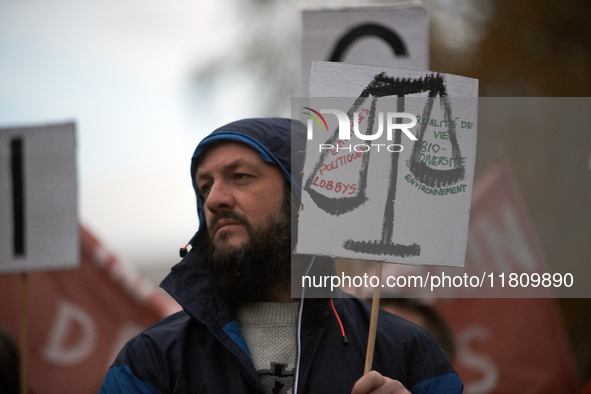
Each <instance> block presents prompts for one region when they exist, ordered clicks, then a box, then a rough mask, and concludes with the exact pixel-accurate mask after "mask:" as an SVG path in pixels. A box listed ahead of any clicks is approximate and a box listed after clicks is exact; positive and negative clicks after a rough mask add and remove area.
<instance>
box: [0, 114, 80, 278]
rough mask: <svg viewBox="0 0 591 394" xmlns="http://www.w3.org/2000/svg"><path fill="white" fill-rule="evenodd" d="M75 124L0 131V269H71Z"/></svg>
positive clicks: (75, 244) (74, 256)
mask: <svg viewBox="0 0 591 394" xmlns="http://www.w3.org/2000/svg"><path fill="white" fill-rule="evenodd" d="M75 134H76V128H75V125H74V123H64V124H56V125H48V126H41V127H22V128H11V129H2V130H0V201H1V202H2V203H1V204H0V226H1V229H0V273H6V272H26V271H30V270H46V269H62V268H73V267H76V266H77V265H78V258H79V236H78V232H79V230H78V213H77V186H76V185H77V183H76V141H75Z"/></svg>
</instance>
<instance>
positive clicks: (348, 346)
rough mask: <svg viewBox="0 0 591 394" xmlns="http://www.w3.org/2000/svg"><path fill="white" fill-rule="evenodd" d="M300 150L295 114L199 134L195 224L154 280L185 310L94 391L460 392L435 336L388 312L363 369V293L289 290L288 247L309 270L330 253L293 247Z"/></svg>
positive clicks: (141, 339)
mask: <svg viewBox="0 0 591 394" xmlns="http://www.w3.org/2000/svg"><path fill="white" fill-rule="evenodd" d="M304 149H305V130H304V127H303V125H302V124H300V123H299V122H292V121H291V120H289V119H280V118H264V119H244V120H239V121H236V122H233V123H230V124H228V125H225V126H223V127H220V128H219V129H217V130H215V131H213V132H212V133H211V134H210V135H209V136H207V137H206V138H204V139H203V140H202V141H201V142H200V143H199V145H198V146H197V148H196V150H195V153H194V154H193V158H192V161H191V177H192V180H193V187H194V188H195V192H196V196H197V211H198V215H199V222H200V226H199V230H198V231H197V233H196V234H195V236H194V237H193V239H192V240H191V242H190V244H191V245H192V248H191V250H190V251H189V252H188V254H186V256H185V257H184V259H183V260H182V261H181V262H180V263H179V264H177V265H176V266H175V267H173V269H172V271H171V273H170V274H169V275H168V276H167V277H166V278H165V279H164V281H163V282H162V284H161V286H162V287H163V288H164V289H165V290H166V291H167V292H168V293H169V294H170V295H171V296H172V297H174V298H175V299H176V300H177V301H178V302H179V304H180V305H181V306H182V307H183V310H182V311H181V312H178V313H176V314H174V315H172V316H169V317H168V318H165V319H164V320H162V321H161V322H159V323H157V324H156V325H154V326H153V327H151V328H149V329H147V330H146V331H144V332H143V333H142V334H140V335H138V336H137V337H135V338H134V339H132V340H131V341H129V342H128V343H127V344H126V345H125V347H124V348H123V349H122V350H121V352H120V354H119V355H118V357H117V359H116V360H115V362H114V363H113V365H112V366H111V368H110V369H109V372H108V373H107V376H106V377H105V380H104V382H103V386H102V387H101V392H102V393H130V392H141V393H197V392H205V393H247V392H248V393H251V392H252V393H351V392H352V393H356V394H360V393H370V392H372V393H378V392H379V393H408V392H409V391H408V390H410V392H412V393H461V392H462V383H461V381H460V379H459V377H458V375H457V374H456V373H455V372H454V370H453V368H452V366H451V364H450V362H449V361H448V359H447V357H446V356H445V353H444V352H443V351H442V350H441V349H440V348H439V346H438V345H437V343H436V342H435V341H434V340H433V338H432V337H431V336H430V335H429V334H427V333H426V332H425V331H424V330H422V329H421V328H419V327H418V326H415V325H414V324H412V323H409V322H407V321H406V320H403V319H402V318H399V317H397V316H394V315H391V314H387V313H385V312H384V313H382V314H381V315H380V317H379V325H378V332H377V343H376V350H375V355H374V362H373V367H374V369H375V370H374V371H371V372H369V373H367V374H365V375H363V369H364V362H365V351H366V345H367V338H368V332H369V316H370V306H369V304H368V303H367V302H365V301H361V300H358V299H356V298H354V297H342V296H343V293H342V292H340V291H337V292H336V294H330V295H329V296H330V297H320V298H307V297H303V296H302V294H303V293H302V292H301V291H299V290H300V289H294V292H292V289H291V281H290V278H291V275H292V274H291V263H292V259H293V257H294V256H296V260H298V264H295V265H296V266H297V267H304V268H305V269H306V270H307V272H309V270H311V269H312V270H316V271H318V269H320V270H324V269H327V268H328V269H329V270H331V269H332V266H333V264H334V262H333V261H332V260H330V259H328V261H326V260H327V259H320V258H319V259H318V261H317V262H315V260H316V258H314V257H312V256H297V255H293V254H292V251H293V250H294V245H295V237H292V236H291V235H292V224H293V223H295V220H293V218H294V214H295V212H297V209H293V207H296V208H297V206H298V202H297V201H298V198H299V195H298V193H299V190H300V188H299V185H300V179H299V177H300V176H301V168H302V165H303V164H302V163H303V153H304ZM292 152H293V154H292ZM292 161H293V162H292ZM292 167H293V168H294V169H293V170H292ZM321 260H324V262H322V261H321ZM294 295H295V296H294ZM333 297H334V299H333ZM347 338H348V340H347ZM362 375H363V376H362Z"/></svg>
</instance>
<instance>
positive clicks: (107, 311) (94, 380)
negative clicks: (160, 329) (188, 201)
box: [0, 228, 180, 393]
mask: <svg viewBox="0 0 591 394" xmlns="http://www.w3.org/2000/svg"><path fill="white" fill-rule="evenodd" d="M27 283H28V286H27V287H28V299H29V303H28V311H29V315H28V321H29V352H28V360H29V364H28V368H27V370H28V376H29V379H28V380H29V384H28V385H29V387H30V389H31V391H32V392H36V393H96V392H97V391H98V389H99V387H100V385H101V383H102V380H103V378H104V376H105V373H106V371H107V369H108V367H109V365H110V364H111V363H112V361H113V359H114V358H115V356H116V354H117V353H118V351H119V350H120V349H121V347H122V346H123V344H124V343H125V342H126V341H127V340H128V339H130V338H131V337H132V336H134V335H136V334H138V333H139V332H141V331H142V330H143V329H145V328H146V327H148V326H149V325H151V324H153V323H155V322H156V321H158V320H160V319H161V318H163V317H164V316H166V315H168V314H170V313H172V312H174V311H176V310H178V309H180V308H179V307H178V305H177V304H176V303H175V302H174V301H172V300H171V299H168V298H165V296H163V295H162V294H161V293H159V292H158V291H157V290H156V289H155V288H154V286H152V285H151V284H150V283H149V282H147V281H146V280H145V279H144V278H143V277H141V276H140V275H139V274H138V273H137V272H136V271H135V270H134V269H133V268H132V267H130V266H127V265H125V264H124V263H122V262H121V261H120V260H118V259H117V258H116V257H115V256H114V255H113V254H112V253H110V252H108V251H107V250H106V249H105V248H104V247H103V246H102V245H101V244H100V243H99V241H98V240H97V239H96V238H95V237H94V236H93V235H92V234H91V233H90V232H89V231H88V230H86V229H84V228H82V229H81V256H80V266H79V267H78V268H77V269H74V270H67V271H54V272H37V273H35V272H31V273H29V274H28V279H27ZM20 295H21V281H20V278H19V275H18V274H17V275H3V276H0V299H2V302H1V303H0V325H1V326H4V327H6V329H7V330H8V332H9V333H11V334H12V336H13V338H14V340H15V341H17V343H19V339H20V338H19V337H20V324H19V322H20V314H21V297H20Z"/></svg>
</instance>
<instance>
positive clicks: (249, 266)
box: [209, 192, 291, 304]
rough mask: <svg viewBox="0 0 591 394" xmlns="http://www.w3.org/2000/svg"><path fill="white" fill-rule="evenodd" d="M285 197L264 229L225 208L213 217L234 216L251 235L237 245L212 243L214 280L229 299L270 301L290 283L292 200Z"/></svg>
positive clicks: (223, 295)
mask: <svg viewBox="0 0 591 394" xmlns="http://www.w3.org/2000/svg"><path fill="white" fill-rule="evenodd" d="M288 193H289V192H288ZM288 195H289V194H288ZM284 200H285V201H284V203H283V207H282V209H281V212H280V214H279V215H278V216H279V217H275V218H274V219H273V220H272V221H271V222H269V223H267V224H266V225H265V226H264V227H263V228H253V227H252V226H251V225H250V223H249V222H248V221H247V220H246V218H244V217H242V216H240V215H238V214H236V213H235V212H233V211H222V212H220V213H219V214H218V215H217V216H218V218H216V217H215V216H214V217H213V218H212V223H215V221H216V220H219V219H221V218H232V219H235V220H237V221H239V222H240V223H241V224H242V225H243V226H244V227H245V228H246V231H247V234H248V238H247V240H246V241H245V242H244V243H243V244H242V245H240V246H237V247H224V242H221V245H220V246H219V247H216V245H215V244H214V243H213V242H212V241H211V239H210V242H209V246H210V257H211V258H210V261H211V272H212V275H213V279H214V283H215V284H216V287H217V289H218V291H219V292H220V294H221V295H222V297H224V298H225V299H226V300H227V301H228V302H230V303H232V304H236V303H238V302H253V301H269V300H271V298H272V292H273V291H276V290H277V288H278V287H281V286H288V285H289V283H290V275H291V265H290V262H291V221H290V216H289V211H290V202H289V200H288V199H284ZM220 241H223V238H221V239H220Z"/></svg>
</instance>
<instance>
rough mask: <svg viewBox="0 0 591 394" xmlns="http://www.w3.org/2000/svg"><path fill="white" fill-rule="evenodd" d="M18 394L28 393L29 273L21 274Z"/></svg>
mask: <svg viewBox="0 0 591 394" xmlns="http://www.w3.org/2000/svg"><path fill="white" fill-rule="evenodd" d="M20 328H21V335H20V362H19V368H20V393H21V394H28V392H29V387H28V386H29V273H28V272H26V271H25V272H22V273H21V327H20Z"/></svg>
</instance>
